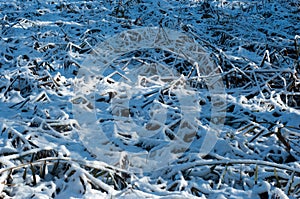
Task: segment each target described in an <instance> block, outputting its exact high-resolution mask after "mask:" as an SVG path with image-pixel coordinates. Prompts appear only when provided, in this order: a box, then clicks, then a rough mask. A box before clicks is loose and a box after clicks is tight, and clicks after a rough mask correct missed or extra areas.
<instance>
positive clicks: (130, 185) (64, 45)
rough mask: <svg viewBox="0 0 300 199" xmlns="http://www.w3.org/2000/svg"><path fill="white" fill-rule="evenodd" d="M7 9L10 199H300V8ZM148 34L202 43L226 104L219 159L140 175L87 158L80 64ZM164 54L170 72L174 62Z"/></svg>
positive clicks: (4, 184) (145, 5)
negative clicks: (136, 32)
mask: <svg viewBox="0 0 300 199" xmlns="http://www.w3.org/2000/svg"><path fill="white" fill-rule="evenodd" d="M0 10H1V14H0V17H1V35H0V42H1V49H0V53H1V59H0V71H1V73H0V107H1V111H0V113H1V115H0V132H1V137H0V147H1V148H0V182H1V183H0V190H1V196H0V197H1V198H6V197H17V195H19V197H21V198H22V197H23V198H24V197H32V198H34V197H37V198H38V197H42V196H50V197H56V196H57V197H58V196H62V197H63V196H67V197H70V196H74V197H83V195H85V196H87V197H89V196H91V194H98V196H103V197H104V196H109V197H113V196H115V197H120V196H124V197H125V196H126V195H130V194H132V193H134V194H136V195H137V196H143V197H147V196H149V197H154V195H156V196H157V197H158V196H160V197H166V198H168V197H170V196H174V197H175V196H181V197H187V198H190V197H191V196H192V195H194V196H199V197H201V196H206V197H209V198H214V197H216V196H217V195H223V196H225V197H229V196H230V195H231V196H242V197H245V198H246V197H248V198H249V197H250V198H252V197H253V198H254V197H260V198H268V197H269V198H277V197H282V198H283V197H284V196H288V197H291V198H298V197H300V178H299V174H300V166H299V161H300V154H299V151H300V141H299V137H300V117H299V106H300V92H299V89H300V85H299V83H300V82H299V72H300V58H299V55H300V32H299V30H300V23H299V22H300V17H299V16H300V4H299V2H298V1H296V0H292V1H272V0H270V1H267V0H266V1H265V0H262V1H254V2H253V1H246V0H244V1H234V2H231V1H226V0H224V1H168V2H165V1H146V0H145V1H143V0H128V1H105V2H98V1H85V2H84V1H71V2H69V1H38V0H36V1H9V2H1V3H0ZM146 26H159V27H161V28H171V29H175V30H178V31H182V32H184V33H185V34H187V35H189V36H190V37H192V38H194V39H195V40H196V41H197V42H199V44H201V45H202V46H203V47H204V48H205V50H207V52H208V53H210V54H211V57H212V59H213V60H214V61H215V63H216V65H217V66H218V67H219V69H220V71H221V72H222V73H221V74H222V78H223V82H224V85H225V86H226V93H227V94H228V96H227V108H226V112H227V114H226V120H225V126H224V129H223V130H222V133H221V135H220V141H219V142H218V147H216V148H215V150H214V151H212V152H211V153H210V154H209V155H207V156H205V158H204V159H201V158H199V157H197V155H195V154H194V153H190V154H188V153H187V155H186V156H184V157H182V159H180V160H178V161H177V162H175V163H174V164H172V165H169V166H168V167H166V168H163V169H161V170H159V171H156V172H154V173H153V174H145V176H138V175H137V174H132V173H130V172H128V171H126V170H122V169H120V168H116V167H114V166H113V165H107V164H105V163H103V162H100V161H97V160H96V159H94V157H93V154H90V153H89V152H87V151H86V150H85V148H84V146H82V144H81V142H80V140H79V139H78V136H77V133H79V130H78V129H79V127H78V126H77V122H76V120H74V119H73V115H72V103H71V99H72V98H73V97H74V96H73V92H72V91H73V90H72V89H73V87H72V85H73V81H74V79H75V77H76V74H77V72H78V70H79V68H80V64H81V62H82V61H83V60H84V59H85V58H86V55H87V54H88V53H91V52H92V51H93V47H95V45H96V44H97V43H99V42H101V41H104V40H105V39H106V38H108V37H110V36H112V35H114V34H116V33H119V32H122V31H124V30H128V29H133V28H138V27H146ZM149 52H152V51H151V50H149ZM139 55H140V56H141V57H142V58H143V56H144V57H145V56H148V57H151V53H150V54H149V53H148V54H146V55H145V54H143V53H135V54H134V56H139ZM161 55H162V57H160V59H161V62H163V63H164V64H166V65H168V64H170V60H168V59H167V58H170V57H171V58H172V55H171V54H169V53H164V52H161ZM128 56H129V55H128ZM163 56H165V57H163ZM185 64H186V63H181V64H178V65H176V66H185ZM178 70H179V71H182V69H178ZM80 154H81V155H80ZM83 157H86V158H87V160H84V159H83ZM73 187H76V188H78V190H76V191H77V192H76V193H74V192H73V191H70V190H73ZM251 190H252V191H253V190H254V191H253V192H251ZM71 193H72V194H71ZM249 193H250V196H249ZM20 194H21V195H20ZM70 194H71V195H70ZM251 194H253V195H251ZM94 196H95V195H94Z"/></svg>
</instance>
